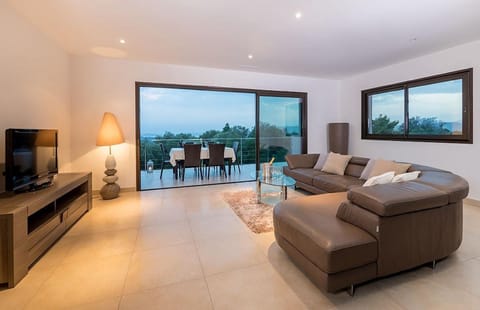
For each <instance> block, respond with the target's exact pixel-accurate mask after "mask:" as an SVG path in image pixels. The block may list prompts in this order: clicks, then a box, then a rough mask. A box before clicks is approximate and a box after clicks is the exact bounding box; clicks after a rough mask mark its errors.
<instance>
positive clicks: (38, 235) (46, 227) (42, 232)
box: [28, 214, 62, 249]
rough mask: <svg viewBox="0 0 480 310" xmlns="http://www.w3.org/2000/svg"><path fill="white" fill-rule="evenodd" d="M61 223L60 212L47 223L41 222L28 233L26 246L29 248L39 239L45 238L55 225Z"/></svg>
mask: <svg viewBox="0 0 480 310" xmlns="http://www.w3.org/2000/svg"><path fill="white" fill-rule="evenodd" d="M61 224H62V214H59V215H57V216H55V217H54V218H52V219H51V220H50V221H49V222H48V223H45V224H43V225H42V226H41V227H40V228H37V229H36V230H34V231H33V232H31V233H30V234H29V235H28V248H29V249H31V248H32V247H33V246H35V245H36V244H37V243H38V242H39V241H40V240H42V239H43V238H45V236H47V235H48V234H49V233H50V232H51V231H52V230H54V229H55V227H57V226H59V225H61Z"/></svg>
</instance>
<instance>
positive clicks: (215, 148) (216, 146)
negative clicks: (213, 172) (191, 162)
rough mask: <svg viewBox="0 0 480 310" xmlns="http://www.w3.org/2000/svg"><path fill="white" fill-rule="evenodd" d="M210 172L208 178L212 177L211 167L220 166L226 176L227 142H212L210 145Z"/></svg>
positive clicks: (208, 163)
mask: <svg viewBox="0 0 480 310" xmlns="http://www.w3.org/2000/svg"><path fill="white" fill-rule="evenodd" d="M207 165H208V172H207V179H210V167H219V168H220V174H222V171H223V175H224V176H225V177H226V176H227V171H226V169H225V144H220V143H210V144H209V145H208V161H207Z"/></svg>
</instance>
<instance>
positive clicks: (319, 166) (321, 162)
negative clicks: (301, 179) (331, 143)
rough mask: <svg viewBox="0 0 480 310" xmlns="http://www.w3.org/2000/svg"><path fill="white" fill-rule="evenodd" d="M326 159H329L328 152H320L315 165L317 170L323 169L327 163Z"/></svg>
mask: <svg viewBox="0 0 480 310" xmlns="http://www.w3.org/2000/svg"><path fill="white" fill-rule="evenodd" d="M325 161H327V154H320V155H319V156H318V160H317V163H316V164H315V166H313V169H315V170H322V168H323V165H325Z"/></svg>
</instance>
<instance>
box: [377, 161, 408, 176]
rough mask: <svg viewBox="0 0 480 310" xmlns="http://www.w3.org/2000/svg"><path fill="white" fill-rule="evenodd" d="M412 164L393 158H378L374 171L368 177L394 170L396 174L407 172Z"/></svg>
mask: <svg viewBox="0 0 480 310" xmlns="http://www.w3.org/2000/svg"><path fill="white" fill-rule="evenodd" d="M410 166H411V164H401V163H396V162H394V161H392V160H384V159H376V160H375V164H374V165H373V168H372V172H370V175H369V176H368V178H371V177H374V176H377V175H381V174H384V173H385V172H389V171H393V172H395V175H397V174H402V173H405V172H407V170H408V168H410Z"/></svg>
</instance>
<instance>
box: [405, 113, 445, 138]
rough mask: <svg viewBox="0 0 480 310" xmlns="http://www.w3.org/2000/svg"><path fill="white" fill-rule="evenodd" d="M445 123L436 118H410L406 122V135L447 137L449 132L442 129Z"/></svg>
mask: <svg viewBox="0 0 480 310" xmlns="http://www.w3.org/2000/svg"><path fill="white" fill-rule="evenodd" d="M443 126H445V123H444V122H442V121H440V120H438V119H437V118H436V117H419V116H415V117H411V118H410V119H409V121H408V133H409V134H412V135H449V134H451V131H450V130H448V129H447V128H443Z"/></svg>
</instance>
